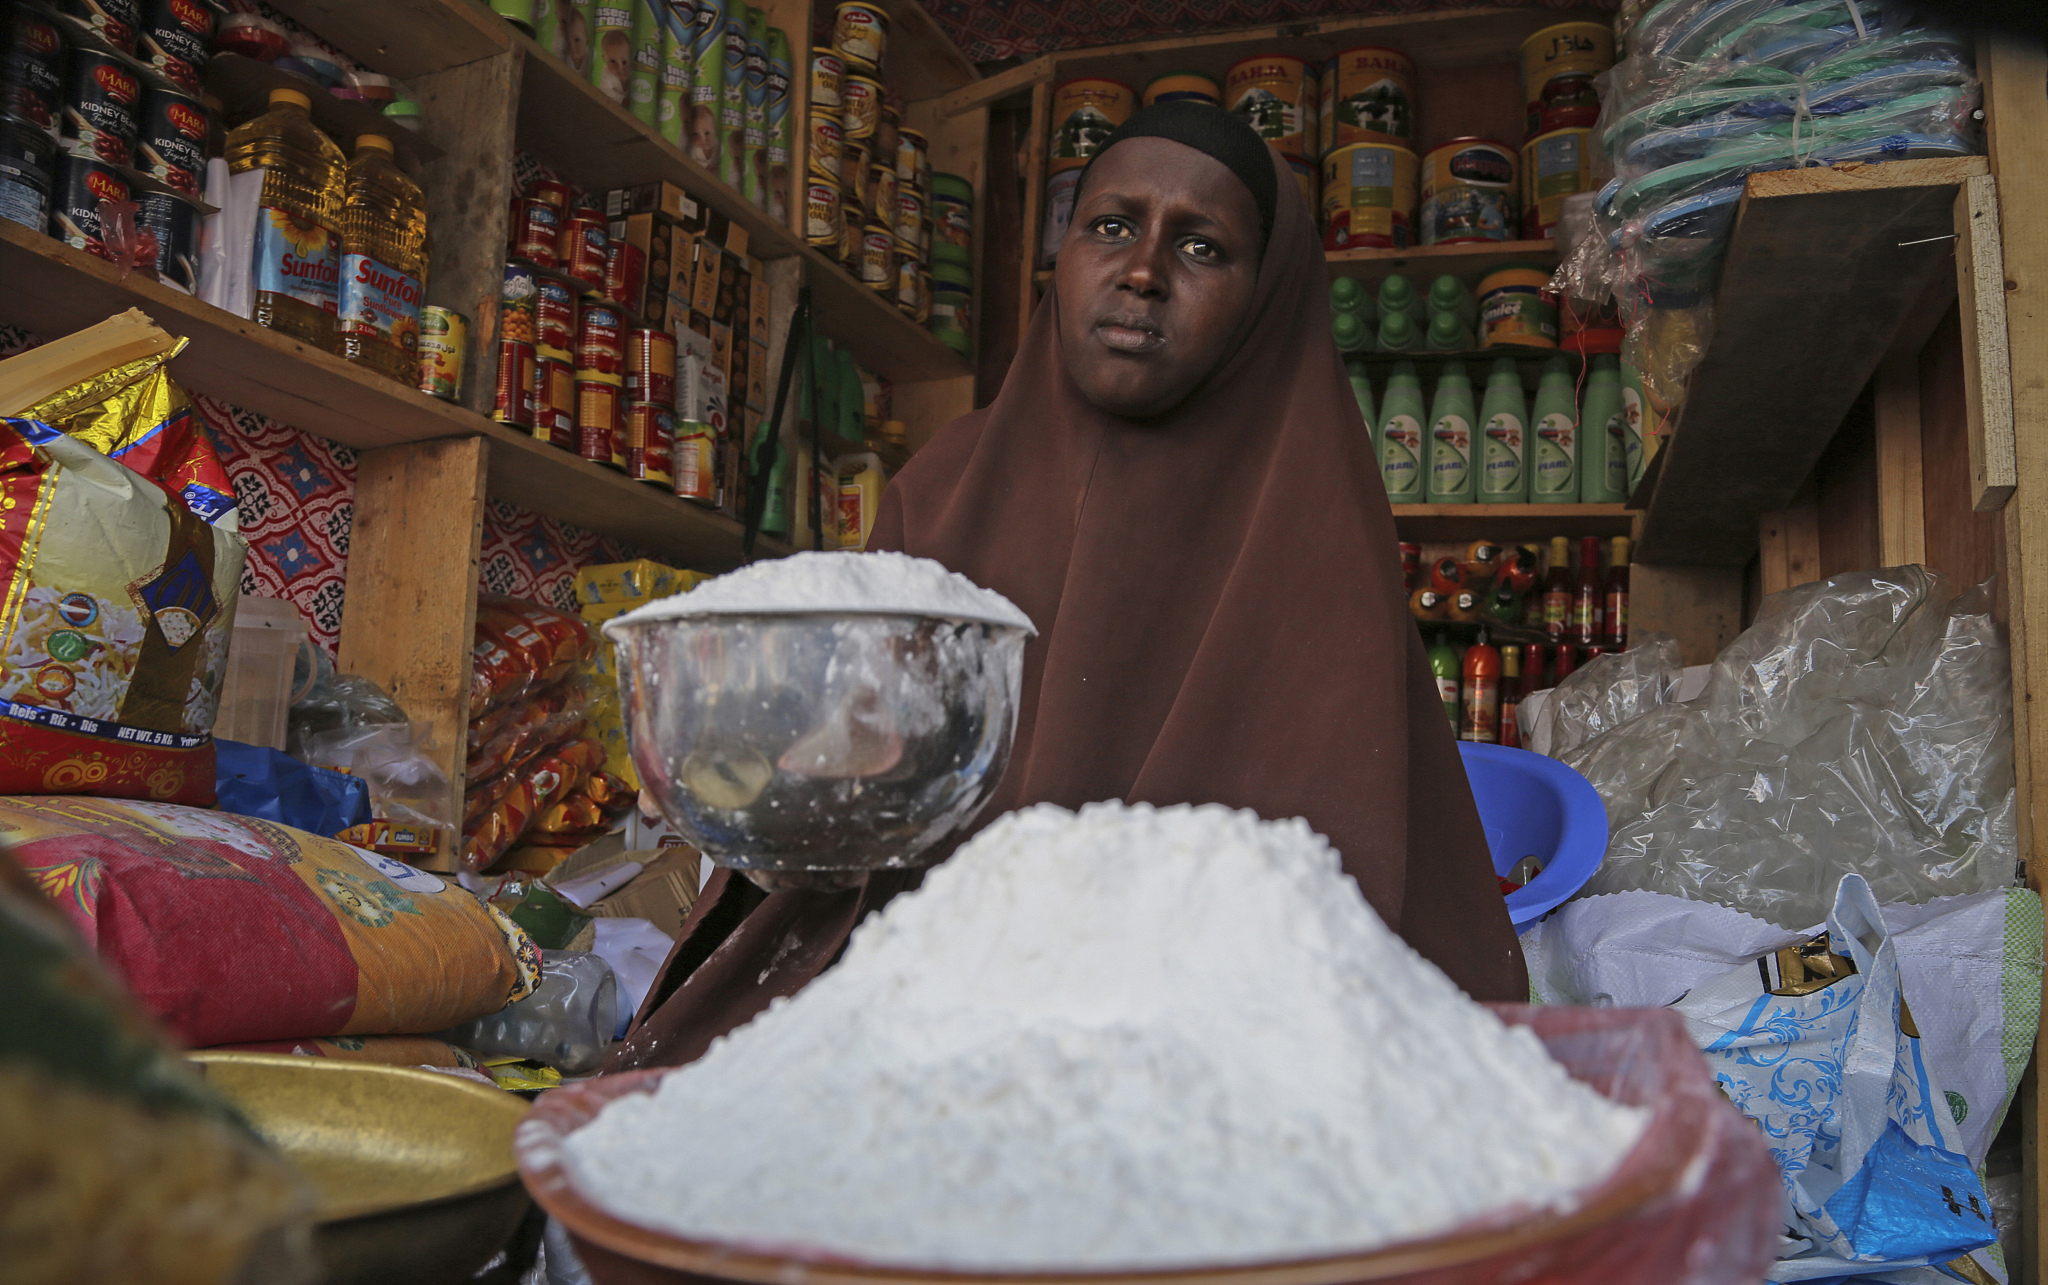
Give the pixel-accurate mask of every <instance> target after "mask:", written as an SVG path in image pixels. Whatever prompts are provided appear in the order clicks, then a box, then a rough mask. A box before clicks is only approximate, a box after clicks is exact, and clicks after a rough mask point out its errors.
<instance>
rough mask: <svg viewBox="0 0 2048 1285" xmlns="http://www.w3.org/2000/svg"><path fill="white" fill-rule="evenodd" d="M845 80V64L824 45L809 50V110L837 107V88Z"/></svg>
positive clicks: (835, 108)
mask: <svg viewBox="0 0 2048 1285" xmlns="http://www.w3.org/2000/svg"><path fill="white" fill-rule="evenodd" d="M845 78H846V62H845V60H844V59H842V58H841V57H840V56H839V55H838V54H836V53H834V52H833V51H832V50H831V49H830V48H828V47H826V46H824V45H814V46H813V47H812V48H811V97H810V104H811V110H812V111H816V110H817V109H818V108H820V107H830V108H832V109H834V110H837V109H838V107H839V86H840V83H841V82H842V81H843V80H845Z"/></svg>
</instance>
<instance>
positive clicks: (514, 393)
mask: <svg viewBox="0 0 2048 1285" xmlns="http://www.w3.org/2000/svg"><path fill="white" fill-rule="evenodd" d="M534 367H535V359H534V355H533V345H532V344H529V343H522V342H520V341H519V340H517V339H500V340H499V341H498V403H497V405H496V407H494V408H493V409H492V411H491V418H492V419H495V420H497V421H498V422H499V423H500V424H510V425H512V426H513V427H515V428H531V427H533V380H534Z"/></svg>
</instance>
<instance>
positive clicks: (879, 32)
mask: <svg viewBox="0 0 2048 1285" xmlns="http://www.w3.org/2000/svg"><path fill="white" fill-rule="evenodd" d="M888 48H889V15H888V14H886V13H884V12H883V11H882V10H881V9H880V8H879V7H878V6H876V5H872V4H866V3H863V0H842V3H840V4H839V5H837V6H835V7H834V8H833V10H832V50H833V52H834V53H837V54H838V55H839V57H840V59H841V60H842V61H843V62H845V64H846V69H847V70H848V71H864V72H866V73H868V74H869V75H871V76H872V75H874V74H875V73H876V72H877V71H879V70H881V66H882V55H883V54H884V53H886V52H887V51H888Z"/></svg>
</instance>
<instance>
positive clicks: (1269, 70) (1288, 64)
mask: <svg viewBox="0 0 2048 1285" xmlns="http://www.w3.org/2000/svg"><path fill="white" fill-rule="evenodd" d="M1223 105H1224V106H1225V107H1227V108H1229V109H1230V110H1231V111H1233V112H1235V113H1237V115H1239V116H1241V117H1243V118H1244V120H1245V122H1246V123H1247V124H1249V125H1250V126H1251V127H1252V130H1253V131H1254V132H1255V133H1257V134H1258V136H1259V137H1260V138H1263V139H1265V140H1266V141H1267V142H1268V143H1270V144H1272V146H1273V149H1274V150H1275V151H1277V152H1279V153H1280V154H1281V155H1282V156H1306V155H1307V154H1308V140H1307V137H1306V135H1305V134H1304V132H1303V131H1304V130H1305V129H1306V128H1307V126H1308V109H1309V106H1310V99H1309V93H1308V64H1307V63H1305V62H1303V61H1302V60H1301V59H1299V58H1296V57H1294V56H1293V55H1292V54H1260V55H1258V56H1256V57H1253V58H1242V59H1239V60H1238V61H1237V62H1234V63H1232V64H1231V65H1230V70H1229V71H1228V72H1226V73H1225V74H1224V77H1223Z"/></svg>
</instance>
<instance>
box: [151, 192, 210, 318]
mask: <svg viewBox="0 0 2048 1285" xmlns="http://www.w3.org/2000/svg"><path fill="white" fill-rule="evenodd" d="M135 203H136V205H137V207H138V208H137V209H136V211H135V226H136V227H137V228H138V229H140V228H148V229H149V230H150V232H151V233H152V234H154V235H155V237H156V277H157V280H159V281H161V282H163V283H164V284H165V285H167V286H172V287H175V288H176V289H179V290H183V291H184V292H185V293H186V294H190V295H196V294H198V293H199V225H200V223H201V222H203V221H204V219H205V217H206V216H205V215H204V214H202V213H200V210H199V203H198V202H197V201H195V200H193V199H192V198H191V197H189V196H184V195H181V194H180V193H177V192H137V193H136V194H135Z"/></svg>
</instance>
